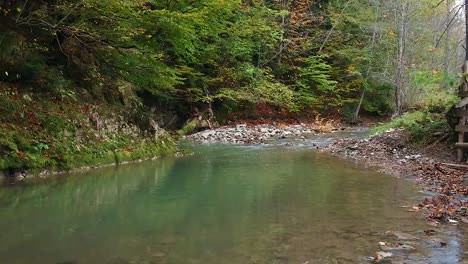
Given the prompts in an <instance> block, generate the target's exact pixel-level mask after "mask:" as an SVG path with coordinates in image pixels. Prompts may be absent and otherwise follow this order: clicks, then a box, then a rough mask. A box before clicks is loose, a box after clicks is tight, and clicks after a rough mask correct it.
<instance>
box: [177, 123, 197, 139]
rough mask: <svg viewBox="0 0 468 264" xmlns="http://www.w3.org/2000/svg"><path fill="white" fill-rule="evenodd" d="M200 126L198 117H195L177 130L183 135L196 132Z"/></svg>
mask: <svg viewBox="0 0 468 264" xmlns="http://www.w3.org/2000/svg"><path fill="white" fill-rule="evenodd" d="M197 127H198V121H197V120H196V119H193V120H191V121H189V122H188V123H187V124H185V126H184V127H182V128H181V129H180V130H178V131H177V134H179V135H181V136H183V135H187V134H190V133H192V132H194V131H195V130H196V129H197Z"/></svg>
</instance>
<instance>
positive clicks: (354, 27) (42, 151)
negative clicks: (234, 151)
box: [0, 0, 465, 170]
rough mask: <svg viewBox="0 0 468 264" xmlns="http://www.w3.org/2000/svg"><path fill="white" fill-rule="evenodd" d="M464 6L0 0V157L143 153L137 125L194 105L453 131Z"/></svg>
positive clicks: (151, 130)
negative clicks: (387, 120) (450, 114)
mask: <svg viewBox="0 0 468 264" xmlns="http://www.w3.org/2000/svg"><path fill="white" fill-rule="evenodd" d="M463 11H464V10H463V3H461V2H458V1H454V0H442V1H441V0H391V1H387V0H264V1H260V0H198V1H194V0H138V1H134V0H119V1H116V0H36V1H31V0H1V1H0V93H1V98H0V113H1V115H0V136H1V137H0V151H1V152H3V154H4V155H3V157H2V158H1V159H0V170H8V169H9V170H11V169H16V168H24V167H26V168H44V167H52V168H69V167H74V166H78V165H83V164H90V163H92V162H95V160H96V158H97V157H99V158H103V159H110V160H114V159H115V160H116V161H119V160H120V159H125V158H132V159H134V158H138V157H143V156H145V155H147V154H148V153H151V152H152V151H153V149H151V148H149V149H148V144H145V143H141V142H144V141H145V140H146V139H147V138H148V134H158V135H159V136H161V135H162V134H164V133H163V132H161V131H160V130H159V127H163V128H167V129H180V128H181V127H183V126H184V123H185V122H186V121H189V120H190V119H191V118H193V117H194V116H201V118H203V119H205V120H207V121H208V122H209V125H210V126H211V124H212V123H216V124H224V123H225V121H226V120H227V119H229V118H230V117H232V116H233V114H236V115H241V116H246V117H249V118H256V117H258V116H261V115H262V114H263V113H265V112H266V113H268V115H273V116H274V115H278V116H279V117H281V116H283V115H286V116H300V117H305V118H314V117H316V116H317V115H321V116H325V117H329V118H335V119H340V120H344V121H345V122H351V123H358V122H359V120H360V117H361V116H362V115H364V116H372V117H379V116H381V117H390V116H393V117H394V118H398V117H401V116H402V118H400V119H395V120H396V121H395V120H394V121H393V122H392V123H393V124H397V125H398V126H407V127H408V128H409V129H410V130H412V131H413V132H414V134H415V139H416V140H427V139H426V138H424V135H427V134H428V131H441V130H442V131H449V130H450V126H449V125H448V124H447V121H446V113H447V111H448V110H450V108H451V107H452V106H453V105H454V104H455V103H456V102H457V96H456V91H457V87H458V84H459V79H460V76H461V75H460V73H461V65H462V62H463V60H464V54H465V50H464V46H463V43H464V40H465V21H464V13H463ZM113 125H114V126H113ZM104 127H105V129H104V130H105V131H103V128H104ZM122 127H125V129H123V128H122ZM96 131H99V133H96ZM116 131H119V132H121V133H118V134H117V135H116V133H115V132H116ZM160 134H161V135H160ZM162 136H163V137H164V138H166V135H165V134H164V135H162ZM136 138H140V139H141V140H137V139H136ZM171 141H172V139H170V138H167V142H171ZM135 142H137V143H135ZM140 143H141V144H140ZM154 144H155V146H154V147H157V148H158V149H164V151H168V150H169V149H173V146H172V145H171V144H172V143H170V144H169V143H168V144H167V145H165V146H164V147H162V148H160V146H159V145H158V144H159V143H154ZM156 145H157V146H156ZM161 151H163V150H161ZM164 151H163V152H164ZM77 156H78V157H81V158H77ZM75 163H78V164H75Z"/></svg>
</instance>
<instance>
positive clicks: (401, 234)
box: [389, 231, 419, 240]
mask: <svg viewBox="0 0 468 264" xmlns="http://www.w3.org/2000/svg"><path fill="white" fill-rule="evenodd" d="M389 234H391V235H393V236H395V237H396V238H397V239H398V240H418V239H419V238H417V237H415V236H413V235H411V234H408V233H404V232H400V231H393V232H389Z"/></svg>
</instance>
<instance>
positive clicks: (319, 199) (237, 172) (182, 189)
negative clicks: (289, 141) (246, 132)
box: [0, 145, 466, 264]
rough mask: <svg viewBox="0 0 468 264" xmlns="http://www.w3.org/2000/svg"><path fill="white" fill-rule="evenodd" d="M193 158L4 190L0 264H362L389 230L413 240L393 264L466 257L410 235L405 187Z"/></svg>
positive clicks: (217, 152)
mask: <svg viewBox="0 0 468 264" xmlns="http://www.w3.org/2000/svg"><path fill="white" fill-rule="evenodd" d="M193 149H194V155H193V156H188V157H183V158H164V159H160V160H156V161H149V162H143V163H139V164H130V165H125V166H120V167H117V168H105V169H98V170H94V171H91V172H88V173H82V174H77V175H70V176H61V177H52V178H50V179H47V180H38V181H33V182H26V183H23V184H15V185H13V186H8V185H7V184H5V185H6V186H4V187H1V188H0V229H1V232H0V263H9V264H14V263H28V264H29V263H53V264H58V263H61V264H65V263H67V264H85V263H86V264H88V263H99V264H107V263H109V264H111V263H113V264H117V263H119V264H124V263H164V264H182V263H183V264H201V263H203V264H207V263H209V264H218V263H226V264H254V263H270V264H284V263H295V264H304V263H308V264H312V263H369V262H368V260H367V256H373V255H374V254H375V252H376V251H380V249H379V247H378V242H379V241H387V240H391V238H390V237H388V235H386V231H391V230H393V231H402V232H408V233H410V234H414V235H417V236H420V237H421V239H420V240H419V241H418V242H412V243H413V244H412V245H413V246H414V247H416V250H415V251H411V252H405V253H401V254H400V255H401V256H400V257H401V259H402V260H404V261H405V263H441V264H442V263H462V262H461V261H462V260H461V259H462V258H463V257H464V256H466V253H464V252H466V251H465V250H464V249H466V245H465V244H464V242H465V240H466V238H464V237H463V233H462V232H460V230H459V228H457V227H454V226H450V225H448V226H445V227H442V228H438V229H437V239H440V240H443V241H445V242H447V246H444V247H441V246H440V243H439V242H437V241H438V240H436V239H435V238H434V237H424V236H423V235H421V232H422V230H425V229H433V228H434V227H430V226H428V225H427V222H426V221H425V220H424V219H423V217H422V215H421V214H419V213H412V212H408V210H407V208H404V206H411V205H412V204H413V203H414V202H415V201H417V200H419V199H422V197H423V196H424V194H423V193H421V192H420V191H419V190H418V189H417V188H416V187H415V186H414V185H413V184H412V183H410V182H408V181H405V180H401V179H397V178H394V177H390V176H387V175H383V174H380V173H376V172H372V171H370V170H367V169H365V168H363V167H359V166H357V165H355V164H353V163H352V162H347V161H343V160H339V159H336V158H334V157H331V156H328V155H324V154H320V153H316V152H314V151H311V150H310V149H308V148H300V147H299V148H291V147H287V146H285V145H283V146H278V145H264V146H232V145H231V146H227V145H205V146H203V145H202V146H194V147H193ZM395 254H396V255H399V253H395ZM397 259H398V258H397ZM395 263H396V262H395ZM401 263H403V262H401Z"/></svg>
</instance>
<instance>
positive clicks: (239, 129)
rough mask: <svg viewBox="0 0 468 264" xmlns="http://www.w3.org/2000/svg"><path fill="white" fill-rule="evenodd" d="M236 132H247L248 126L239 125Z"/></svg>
mask: <svg viewBox="0 0 468 264" xmlns="http://www.w3.org/2000/svg"><path fill="white" fill-rule="evenodd" d="M236 130H237V131H245V130H247V124H239V125H236Z"/></svg>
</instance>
